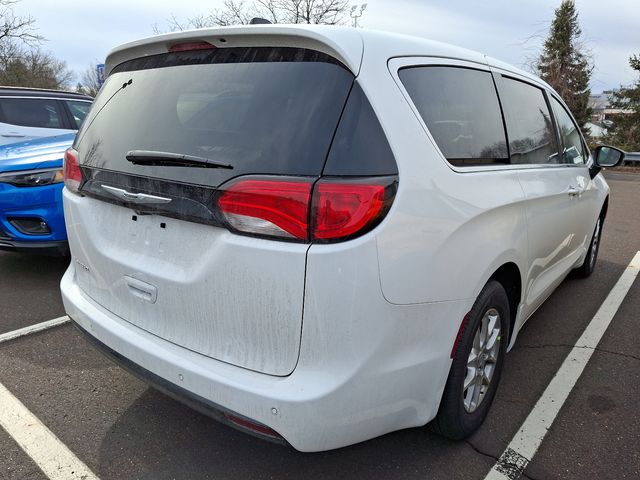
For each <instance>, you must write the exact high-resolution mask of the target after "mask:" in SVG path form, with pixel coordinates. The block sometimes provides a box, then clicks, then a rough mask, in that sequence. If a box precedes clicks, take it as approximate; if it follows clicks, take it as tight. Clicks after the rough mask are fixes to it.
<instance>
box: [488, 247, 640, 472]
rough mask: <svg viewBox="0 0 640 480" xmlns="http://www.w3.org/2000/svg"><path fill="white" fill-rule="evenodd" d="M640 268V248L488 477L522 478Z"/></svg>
mask: <svg viewBox="0 0 640 480" xmlns="http://www.w3.org/2000/svg"><path fill="white" fill-rule="evenodd" d="M638 272H640V252H637V253H636V254H635V256H634V257H633V259H632V260H631V263H629V265H628V266H627V268H626V269H625V270H624V272H623V273H622V275H621V276H620V278H619V279H618V281H617V283H616V284H615V285H614V287H613V289H611V291H610V292H609V295H608V296H607V298H606V299H605V301H604V302H603V303H602V305H601V306H600V308H599V309H598V311H597V312H596V315H595V316H594V317H593V319H592V320H591V322H589V325H587V328H586V329H585V330H584V332H583V333H582V336H581V337H580V338H579V339H578V341H577V342H576V344H575V345H574V347H573V348H572V349H571V352H569V355H568V356H567V358H566V359H565V360H564V362H563V363H562V365H561V366H560V369H559V370H558V371H557V372H556V374H555V376H554V377H553V379H552V380H551V383H549V385H548V386H547V388H546V390H545V391H544V393H543V394H542V396H541V397H540V399H539V400H538V402H537V403H536V405H535V407H533V410H532V411H531V413H529V416H528V417H527V419H526V420H525V421H524V423H523V424H522V426H521V427H520V430H518V432H517V433H516V434H515V435H514V437H513V439H512V440H511V443H509V445H508V446H507V448H506V450H505V451H504V453H503V454H502V455H501V456H500V458H499V459H498V462H497V463H496V464H495V465H494V466H493V468H492V469H491V471H490V472H489V473H488V474H487V476H486V477H485V480H515V479H517V478H520V476H521V475H522V473H523V472H524V469H525V468H526V467H527V465H528V464H529V462H530V461H531V459H532V458H533V456H534V455H535V454H536V452H537V451H538V448H539V447H540V444H541V443H542V440H543V439H544V437H545V435H546V434H547V432H548V431H549V428H551V424H552V423H553V421H554V420H555V418H556V416H557V415H558V412H559V411H560V408H562V405H563V404H564V402H565V400H566V399H567V397H568V396H569V393H571V390H572V389H573V387H574V386H575V384H576V382H577V381H578V378H580V375H581V374H582V372H583V370H584V368H585V367H586V365H587V362H588V361H589V359H590V358H591V355H592V354H593V352H594V349H595V348H596V347H597V346H598V343H599V342H600V339H601V338H602V336H603V335H604V332H605V331H606V330H607V327H608V326H609V324H610V323H611V321H612V320H613V317H614V316H615V314H616V312H617V311H618V308H619V307H620V305H621V304H622V301H623V300H624V298H625V296H626V295H627V293H628V292H629V289H630V288H631V285H633V281H634V280H635V279H636V277H637V276H638Z"/></svg>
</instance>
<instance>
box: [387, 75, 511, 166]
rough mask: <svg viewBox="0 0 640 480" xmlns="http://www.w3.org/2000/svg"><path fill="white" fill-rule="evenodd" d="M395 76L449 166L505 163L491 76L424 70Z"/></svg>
mask: <svg viewBox="0 0 640 480" xmlns="http://www.w3.org/2000/svg"><path fill="white" fill-rule="evenodd" d="M398 75H399V76H400V80H401V81H402V83H403V84H404V87H405V88H406V89H407V92H408V93H409V95H410V96H411V99H412V100H413V103H414V104H415V106H416V108H417V109H418V112H420V115H421V116H422V119H423V120H424V123H425V124H426V125H427V128H428V129H429V131H430V132H431V135H432V136H433V138H434V140H435V141H436V144H437V145H438V147H439V148H440V151H441V152H442V154H443V155H444V156H445V157H446V159H447V160H448V161H449V163H451V164H453V165H460V166H472V165H483V164H492V163H509V159H508V152H507V142H506V137H505V131H504V124H503V121H502V113H501V110H500V103H499V102H498V95H497V93H496V89H495V85H494V83H493V78H492V76H491V73H489V72H484V71H480V70H473V69H469V68H462V67H440V66H433V67H432V66H428V67H411V68H404V69H402V70H400V72H399V74H398Z"/></svg>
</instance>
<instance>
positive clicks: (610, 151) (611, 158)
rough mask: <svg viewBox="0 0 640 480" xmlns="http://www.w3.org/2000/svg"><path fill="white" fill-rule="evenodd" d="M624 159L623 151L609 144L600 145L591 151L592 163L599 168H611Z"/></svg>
mask: <svg viewBox="0 0 640 480" xmlns="http://www.w3.org/2000/svg"><path fill="white" fill-rule="evenodd" d="M623 160H624V151H623V150H620V149H619V148H616V147H612V146H610V145H600V146H598V147H596V149H595V150H594V151H593V163H594V165H595V166H596V167H599V168H612V167H617V166H618V165H620V164H621V163H622V162H623Z"/></svg>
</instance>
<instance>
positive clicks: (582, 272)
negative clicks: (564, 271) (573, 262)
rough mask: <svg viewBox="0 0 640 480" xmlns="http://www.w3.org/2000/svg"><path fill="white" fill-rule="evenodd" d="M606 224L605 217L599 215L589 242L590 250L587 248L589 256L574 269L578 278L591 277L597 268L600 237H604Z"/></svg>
mask: <svg viewBox="0 0 640 480" xmlns="http://www.w3.org/2000/svg"><path fill="white" fill-rule="evenodd" d="M603 226H604V218H603V217H602V215H600V216H599V217H598V221H597V222H596V226H595V227H594V228H593V236H592V237H591V243H590V244H589V250H587V256H586V257H585V258H584V262H582V265H580V266H579V267H578V268H576V269H575V270H574V271H573V274H574V275H575V276H576V277H578V278H587V277H589V276H590V275H591V274H592V273H593V271H594V270H595V268H596V261H597V260H598V252H599V251H600V239H601V238H602V227H603Z"/></svg>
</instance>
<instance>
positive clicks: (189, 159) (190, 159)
mask: <svg viewBox="0 0 640 480" xmlns="http://www.w3.org/2000/svg"><path fill="white" fill-rule="evenodd" d="M126 158H127V160H128V161H130V162H131V163H133V164H134V165H158V166H163V167H165V166H166V167H200V168H228V169H232V168H233V165H230V164H228V163H222V162H219V161H217V160H212V159H210V158H204V157H196V156H195V155H183V154H181V153H172V152H154V151H152V150H131V151H130V152H127V155H126Z"/></svg>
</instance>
